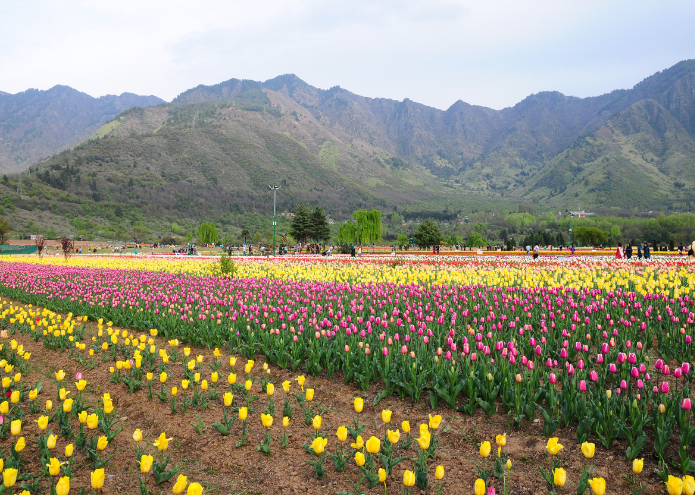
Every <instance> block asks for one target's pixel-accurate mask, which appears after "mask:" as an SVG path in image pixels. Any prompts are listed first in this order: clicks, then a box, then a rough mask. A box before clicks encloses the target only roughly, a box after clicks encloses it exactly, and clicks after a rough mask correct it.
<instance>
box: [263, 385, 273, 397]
mask: <svg viewBox="0 0 695 495" xmlns="http://www.w3.org/2000/svg"><path fill="white" fill-rule="evenodd" d="M265 393H266V394H268V395H269V396H272V395H273V394H274V393H275V385H273V384H272V383H269V384H268V385H267V386H266V387H265Z"/></svg>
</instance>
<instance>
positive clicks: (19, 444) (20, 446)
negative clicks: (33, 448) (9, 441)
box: [14, 437, 27, 452]
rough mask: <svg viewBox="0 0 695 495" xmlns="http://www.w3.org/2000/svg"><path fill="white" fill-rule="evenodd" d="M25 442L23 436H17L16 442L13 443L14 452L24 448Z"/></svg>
mask: <svg viewBox="0 0 695 495" xmlns="http://www.w3.org/2000/svg"><path fill="white" fill-rule="evenodd" d="M26 445H27V443H26V440H24V437H19V439H18V440H17V443H16V444H15V445H14V450H15V452H21V451H22V450H24V447H26Z"/></svg>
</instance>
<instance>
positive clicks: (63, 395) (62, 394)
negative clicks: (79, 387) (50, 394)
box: [58, 388, 70, 400]
mask: <svg viewBox="0 0 695 495" xmlns="http://www.w3.org/2000/svg"><path fill="white" fill-rule="evenodd" d="M69 393H70V392H68V391H67V390H65V389H64V388H61V389H60V390H58V398H60V400H65V398H66V397H67V396H68V394H69Z"/></svg>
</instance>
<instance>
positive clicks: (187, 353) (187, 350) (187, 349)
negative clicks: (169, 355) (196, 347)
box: [183, 347, 191, 357]
mask: <svg viewBox="0 0 695 495" xmlns="http://www.w3.org/2000/svg"><path fill="white" fill-rule="evenodd" d="M183 355H184V356H186V357H188V356H190V355H191V348H190V347H184V348H183Z"/></svg>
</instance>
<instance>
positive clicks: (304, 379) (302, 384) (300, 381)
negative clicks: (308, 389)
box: [297, 375, 306, 390]
mask: <svg viewBox="0 0 695 495" xmlns="http://www.w3.org/2000/svg"><path fill="white" fill-rule="evenodd" d="M305 381H306V378H305V377H304V375H299V376H298V377H297V383H298V384H299V386H300V387H302V390H304V382H305Z"/></svg>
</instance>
